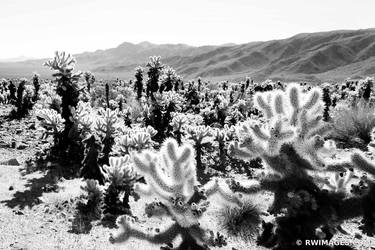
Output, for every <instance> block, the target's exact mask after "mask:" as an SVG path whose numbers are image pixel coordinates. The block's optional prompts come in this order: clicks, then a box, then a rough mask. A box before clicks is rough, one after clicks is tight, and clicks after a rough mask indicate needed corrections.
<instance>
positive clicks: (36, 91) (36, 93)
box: [32, 73, 40, 102]
mask: <svg viewBox="0 0 375 250" xmlns="http://www.w3.org/2000/svg"><path fill="white" fill-rule="evenodd" d="M39 78H40V76H39V75H38V74H37V73H35V74H34V75H33V79H32V81H33V85H34V96H33V102H36V101H37V100H38V98H39V89H40V79H39Z"/></svg>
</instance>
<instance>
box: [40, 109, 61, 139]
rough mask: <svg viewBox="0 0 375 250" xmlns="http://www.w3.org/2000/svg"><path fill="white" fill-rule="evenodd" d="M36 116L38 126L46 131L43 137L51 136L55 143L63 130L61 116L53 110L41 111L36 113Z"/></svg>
mask: <svg viewBox="0 0 375 250" xmlns="http://www.w3.org/2000/svg"><path fill="white" fill-rule="evenodd" d="M36 116H37V118H38V120H39V121H40V126H42V127H43V128H44V129H45V130H46V132H45V136H48V135H53V136H54V138H55V143H57V140H58V136H59V134H60V133H61V131H63V129H64V119H63V118H62V117H61V115H60V114H59V113H57V111H56V110H53V109H42V110H38V111H37V112H36ZM50 130H52V131H50Z"/></svg>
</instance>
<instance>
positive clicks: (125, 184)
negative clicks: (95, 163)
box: [103, 155, 137, 215]
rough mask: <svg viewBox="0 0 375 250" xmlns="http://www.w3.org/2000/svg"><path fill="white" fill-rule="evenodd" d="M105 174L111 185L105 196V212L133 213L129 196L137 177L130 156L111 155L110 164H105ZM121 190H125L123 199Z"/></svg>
mask: <svg viewBox="0 0 375 250" xmlns="http://www.w3.org/2000/svg"><path fill="white" fill-rule="evenodd" d="M103 169H104V176H105V179H106V181H107V182H108V183H109V186H108V188H107V190H106V193H105V196H104V212H105V213H110V214H114V215H116V214H117V215H119V214H131V212H130V206H129V196H130V194H131V192H132V190H133V185H134V183H135V181H136V179H137V174H136V173H135V172H134V171H133V168H132V166H131V164H130V157H129V156H128V155H126V156H124V157H110V158H109V165H104V166H103ZM121 192H124V196H123V197H122V200H121V199H120V197H119V196H120V194H121Z"/></svg>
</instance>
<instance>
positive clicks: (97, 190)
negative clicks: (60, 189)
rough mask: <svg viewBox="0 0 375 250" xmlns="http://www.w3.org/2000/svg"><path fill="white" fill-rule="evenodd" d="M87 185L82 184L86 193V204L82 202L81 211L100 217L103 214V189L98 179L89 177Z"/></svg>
mask: <svg viewBox="0 0 375 250" xmlns="http://www.w3.org/2000/svg"><path fill="white" fill-rule="evenodd" d="M85 184H86V185H85V186H81V189H82V191H83V192H84V193H85V194H86V199H87V202H86V204H84V206H83V204H81V207H80V210H81V211H80V212H81V213H84V214H86V215H87V213H90V214H93V215H94V217H95V218H98V219H99V218H100V217H101V214H102V204H103V190H102V188H101V187H100V186H99V183H98V181H97V180H92V179H88V180H86V183H85Z"/></svg>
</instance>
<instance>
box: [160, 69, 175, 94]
mask: <svg viewBox="0 0 375 250" xmlns="http://www.w3.org/2000/svg"><path fill="white" fill-rule="evenodd" d="M177 80H178V76H177V74H176V71H175V70H174V69H173V68H171V67H169V66H167V67H165V68H164V69H163V71H162V75H161V86H160V92H163V91H171V90H172V89H173V86H174V85H175V83H176V81H177Z"/></svg>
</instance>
